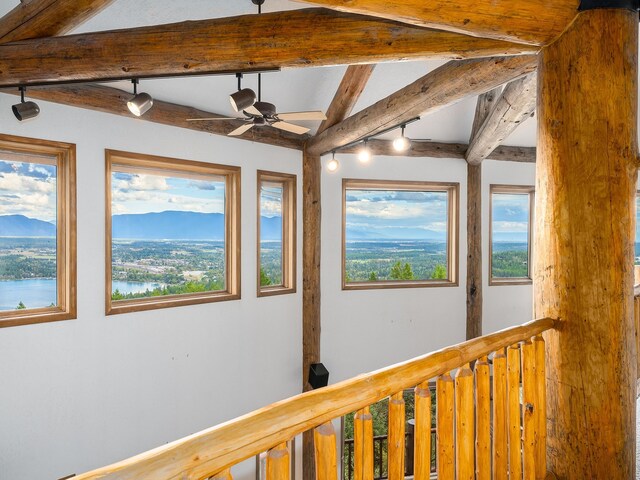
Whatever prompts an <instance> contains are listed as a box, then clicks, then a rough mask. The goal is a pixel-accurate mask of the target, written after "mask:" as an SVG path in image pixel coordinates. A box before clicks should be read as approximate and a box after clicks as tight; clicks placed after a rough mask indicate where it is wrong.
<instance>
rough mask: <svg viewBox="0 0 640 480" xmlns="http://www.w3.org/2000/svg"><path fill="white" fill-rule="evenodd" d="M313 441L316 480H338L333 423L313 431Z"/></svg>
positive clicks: (325, 424) (324, 424)
mask: <svg viewBox="0 0 640 480" xmlns="http://www.w3.org/2000/svg"><path fill="white" fill-rule="evenodd" d="M313 439H314V446H315V453H316V479H317V480H338V463H337V454H336V431H335V429H334V428H333V423H331V422H327V423H323V424H322V425H320V426H319V427H317V428H316V429H315V430H314V431H313ZM288 457H289V455H287V458H288ZM267 462H268V457H267ZM287 468H288V462H287ZM268 470H269V467H268V463H267V471H268ZM267 478H268V477H267Z"/></svg>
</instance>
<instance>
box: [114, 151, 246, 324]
mask: <svg viewBox="0 0 640 480" xmlns="http://www.w3.org/2000/svg"><path fill="white" fill-rule="evenodd" d="M106 165H107V168H106V170H107V188H106V192H107V216H106V222H107V229H106V231H107V239H106V246H107V251H106V257H107V268H106V271H107V282H106V283H107V292H106V303H107V313H108V314H113V313H124V312H131V311H138V310H149V309H154V308H165V307H174V306H180V305H189V304H195V303H205V302H213V301H219V300H231V299H237V298H240V252H239V249H240V224H239V221H240V218H239V214H240V169H239V168H238V167H228V166H221V165H214V164H210V163H202V162H192V161H186V160H176V159H171V158H164V157H153V156H148V155H138V154H133V153H126V152H117V151H111V150H108V151H107V153H106Z"/></svg>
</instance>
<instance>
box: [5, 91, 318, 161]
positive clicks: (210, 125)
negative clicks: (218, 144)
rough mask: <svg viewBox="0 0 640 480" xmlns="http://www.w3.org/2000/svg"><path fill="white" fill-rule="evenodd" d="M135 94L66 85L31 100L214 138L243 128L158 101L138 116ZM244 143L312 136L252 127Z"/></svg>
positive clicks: (282, 143) (293, 143)
mask: <svg viewBox="0 0 640 480" xmlns="http://www.w3.org/2000/svg"><path fill="white" fill-rule="evenodd" d="M3 93H8V94H12V95H16V94H17V91H16V90H10V91H7V90H5V91H4V92H3ZM131 96H132V94H131V92H124V91H122V90H119V89H117V88H111V87H105V86H101V85H65V86H59V87H41V88H31V89H29V92H28V97H29V98H30V99H36V100H45V101H47V102H53V103H59V104H62V105H68V106H71V107H79V108H86V109H89V110H95V111H98V112H105V113H111V114H114V115H120V116H123V117H129V118H135V119H137V120H141V121H146V122H153V123H161V124H163V125H171V126H173V127H179V128H187V129H189V130H196V131H199V132H204V133H211V134H214V135H227V133H229V132H231V131H232V130H234V129H235V128H237V127H239V126H240V125H243V123H242V122H240V121H237V120H222V121H215V122H187V120H186V119H187V118H205V117H216V116H222V115H217V114H215V113H210V112H205V111H203V110H198V109H197V108H192V107H186V106H183V105H176V104H174V103H169V102H163V101H160V100H155V101H154V102H153V108H152V109H151V110H149V111H148V112H147V113H146V114H145V115H144V116H142V117H136V116H134V115H133V114H132V113H131V112H130V111H129V109H128V108H127V101H128V100H129V99H130V98H131ZM234 138H240V139H242V140H249V141H251V142H258V143H264V144H268V145H275V146H278V147H285V148H293V149H295V150H302V145H303V143H304V142H305V141H306V140H307V139H308V138H309V137H308V135H295V134H293V133H288V132H284V131H282V130H278V129H275V128H268V127H263V128H252V129H251V130H249V131H248V132H247V133H245V134H243V135H242V136H240V137H234Z"/></svg>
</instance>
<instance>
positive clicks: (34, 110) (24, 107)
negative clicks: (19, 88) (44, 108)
mask: <svg viewBox="0 0 640 480" xmlns="http://www.w3.org/2000/svg"><path fill="white" fill-rule="evenodd" d="M11 110H13V114H14V115H15V116H16V118H17V119H18V120H20V121H21V122H22V121H23V120H29V119H30V118H35V117H37V116H38V114H39V113H40V107H39V106H38V104H37V103H36V102H25V101H22V102H20V103H16V104H15V105H13V106H12V107H11Z"/></svg>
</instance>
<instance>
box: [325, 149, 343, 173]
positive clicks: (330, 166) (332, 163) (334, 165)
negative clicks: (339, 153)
mask: <svg viewBox="0 0 640 480" xmlns="http://www.w3.org/2000/svg"><path fill="white" fill-rule="evenodd" d="M339 167H340V162H338V160H336V152H332V153H331V160H329V161H328V162H327V170H328V171H330V172H332V173H333V172H335V171H336V170H338V168H339Z"/></svg>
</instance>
